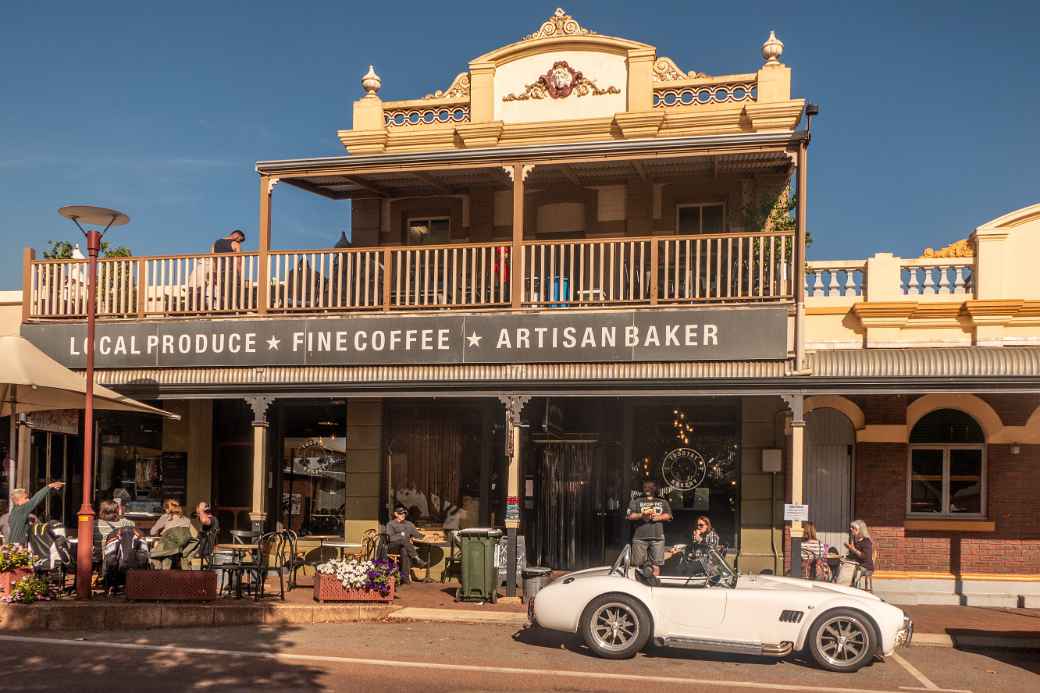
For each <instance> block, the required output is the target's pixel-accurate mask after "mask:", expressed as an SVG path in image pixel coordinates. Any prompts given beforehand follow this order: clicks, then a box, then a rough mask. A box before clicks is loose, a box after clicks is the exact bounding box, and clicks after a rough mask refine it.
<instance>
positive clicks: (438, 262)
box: [24, 232, 795, 321]
mask: <svg viewBox="0 0 1040 693" xmlns="http://www.w3.org/2000/svg"><path fill="white" fill-rule="evenodd" d="M793 246H794V233H793V232H758V233H743V232H741V233H711V234H696V235H661V236H641V237H635V236H632V237H620V238H602V239H572V240H549V241H547V240H524V241H522V242H520V243H519V244H517V245H516V246H514V244H513V243H511V242H508V241H500V242H491V243H457V244H444V245H425V246H400V245H398V246H372V247H362V248H348V249H340V250H277V251H269V252H267V253H257V252H247V253H239V254H235V255H211V254H201V255H199V254H196V255H165V256H156V257H132V258H109V259H102V260H100V261H99V263H98V281H97V312H98V316H99V318H100V319H103V320H143V319H148V320H155V319H167V318H180V317H188V316H220V317H255V316H262V315H285V314H305V315H326V314H329V315H332V314H339V315H342V314H352V313H379V312H399V313H400V312H422V311H475V310H500V311H501V310H515V309H547V310H549V309H551V310H581V309H588V308H614V307H618V308H620V307H646V308H657V307H668V306H693V305H718V304H734V303H780V302H785V301H791V300H793V299H794V281H793V277H794V276H795V273H794V261H793ZM515 247H519V254H518V256H517V257H514V254H515V253H514V248H515ZM25 266H26V271H25V294H24V295H25V297H26V301H25V318H26V320H30V321H52V320H71V321H74V320H80V319H83V318H84V316H85V315H86V304H87V289H86V276H87V266H86V261H85V260H38V259H36V258H35V257H34V256H33V255H32V253H31V251H27V253H26V258H25Z"/></svg>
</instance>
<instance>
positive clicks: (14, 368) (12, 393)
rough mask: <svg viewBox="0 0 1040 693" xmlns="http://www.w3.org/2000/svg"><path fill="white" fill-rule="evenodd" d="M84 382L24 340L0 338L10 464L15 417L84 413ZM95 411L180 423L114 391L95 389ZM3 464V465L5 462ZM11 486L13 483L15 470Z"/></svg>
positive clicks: (1, 402) (1, 404)
mask: <svg viewBox="0 0 1040 693" xmlns="http://www.w3.org/2000/svg"><path fill="white" fill-rule="evenodd" d="M86 393H87V381H86V378H85V377H83V376H82V375H81V374H79V373H74V372H72V371H70V370H69V369H68V368H66V367H65V366H63V365H61V364H60V363H58V362H57V361H55V360H54V359H52V358H51V357H50V356H47V355H46V354H45V353H43V352H42V351H40V350H39V349H38V348H36V346H35V345H33V344H32V343H31V342H29V341H28V340H27V339H25V338H24V337H20V336H18V335H9V336H4V337H0V416H10V417H11V450H10V452H9V456H10V457H11V464H13V463H14V460H16V459H18V457H17V454H16V453H15V445H16V442H17V436H16V435H15V417H16V416H17V415H18V414H19V413H21V414H26V413H29V412H34V411H46V410H51V409H83V408H84V406H85V404H86ZM94 408H95V409H109V410H120V411H134V412H141V413H148V414H159V415H160V416H165V417H168V418H171V419H179V418H180V417H179V416H177V415H176V414H171V413H170V412H167V411H163V410H162V409H158V408H156V407H152V406H149V405H147V404H144V403H142V402H138V401H137V400H134V399H130V398H129V397H125V396H123V395H121V394H119V393H118V392H116V391H115V390H109V389H108V388H107V387H102V386H101V385H94ZM5 464H6V462H5ZM9 478H10V482H11V484H14V483H15V474H14V469H13V468H12V469H11V471H10V477H9Z"/></svg>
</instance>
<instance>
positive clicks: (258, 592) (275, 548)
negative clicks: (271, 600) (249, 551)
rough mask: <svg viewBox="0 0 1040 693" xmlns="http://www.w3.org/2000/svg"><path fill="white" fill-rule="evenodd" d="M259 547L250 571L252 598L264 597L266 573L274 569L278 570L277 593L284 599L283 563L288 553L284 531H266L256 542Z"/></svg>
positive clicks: (257, 599)
mask: <svg viewBox="0 0 1040 693" xmlns="http://www.w3.org/2000/svg"><path fill="white" fill-rule="evenodd" d="M257 545H258V546H259V547H260V548H259V550H258V551H257V552H256V554H257V555H256V558H255V566H254V567H253V571H252V573H251V576H250V577H251V579H252V580H253V581H254V585H253V599H255V600H256V601H260V600H261V599H263V598H264V587H265V585H266V582H267V575H268V573H269V572H270V571H271V570H272V569H274V570H276V571H277V572H278V593H279V596H280V597H281V600H282V601H283V602H284V601H285V572H284V571H285V565H286V562H287V558H288V555H287V553H286V551H287V546H288V542H287V541H286V535H285V532H268V533H267V534H265V535H263V536H262V537H260V540H259V541H258V542H257Z"/></svg>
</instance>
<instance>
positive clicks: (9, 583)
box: [0, 568, 33, 597]
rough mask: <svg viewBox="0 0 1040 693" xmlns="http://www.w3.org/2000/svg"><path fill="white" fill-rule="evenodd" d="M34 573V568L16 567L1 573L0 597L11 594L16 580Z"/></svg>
mask: <svg viewBox="0 0 1040 693" xmlns="http://www.w3.org/2000/svg"><path fill="white" fill-rule="evenodd" d="M32 574H33V569H32V568H15V569H14V570H9V571H6V572H3V573H0V597H6V596H7V595H9V594H10V593H11V588H12V587H14V584H15V583H16V582H18V581H19V580H21V579H22V578H23V577H25V576H26V575H32Z"/></svg>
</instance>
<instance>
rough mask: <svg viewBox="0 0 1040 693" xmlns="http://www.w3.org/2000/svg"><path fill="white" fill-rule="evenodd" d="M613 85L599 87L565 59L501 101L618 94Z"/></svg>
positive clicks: (618, 91) (618, 90)
mask: <svg viewBox="0 0 1040 693" xmlns="http://www.w3.org/2000/svg"><path fill="white" fill-rule="evenodd" d="M620 93H621V90H620V89H618V88H617V87H615V86H609V87H602V88H601V87H599V86H598V85H597V84H596V83H595V82H594V81H592V80H591V79H589V78H588V77H586V76H585V75H583V74H582V73H580V72H578V71H577V70H575V69H574V68H573V67H571V66H570V65H569V64H568V63H567V61H566V60H558V61H556V62H555V63H553V66H552V67H551V68H549V69H548V70H547V71H546V73H545V74H544V75H541V76H540V77H539V78H538V79H537V81H534V82H531V83H530V84H528V85H527V86H526V87H524V90H523V91H522V92H520V93H519V94H515V93H514V94H506V95H505V96H503V97H502V100H503V101H528V100H532V99H545V98H553V99H565V98H567V97H568V96H570V95H571V94H574V95H575V96H602V95H604V94H620Z"/></svg>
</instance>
